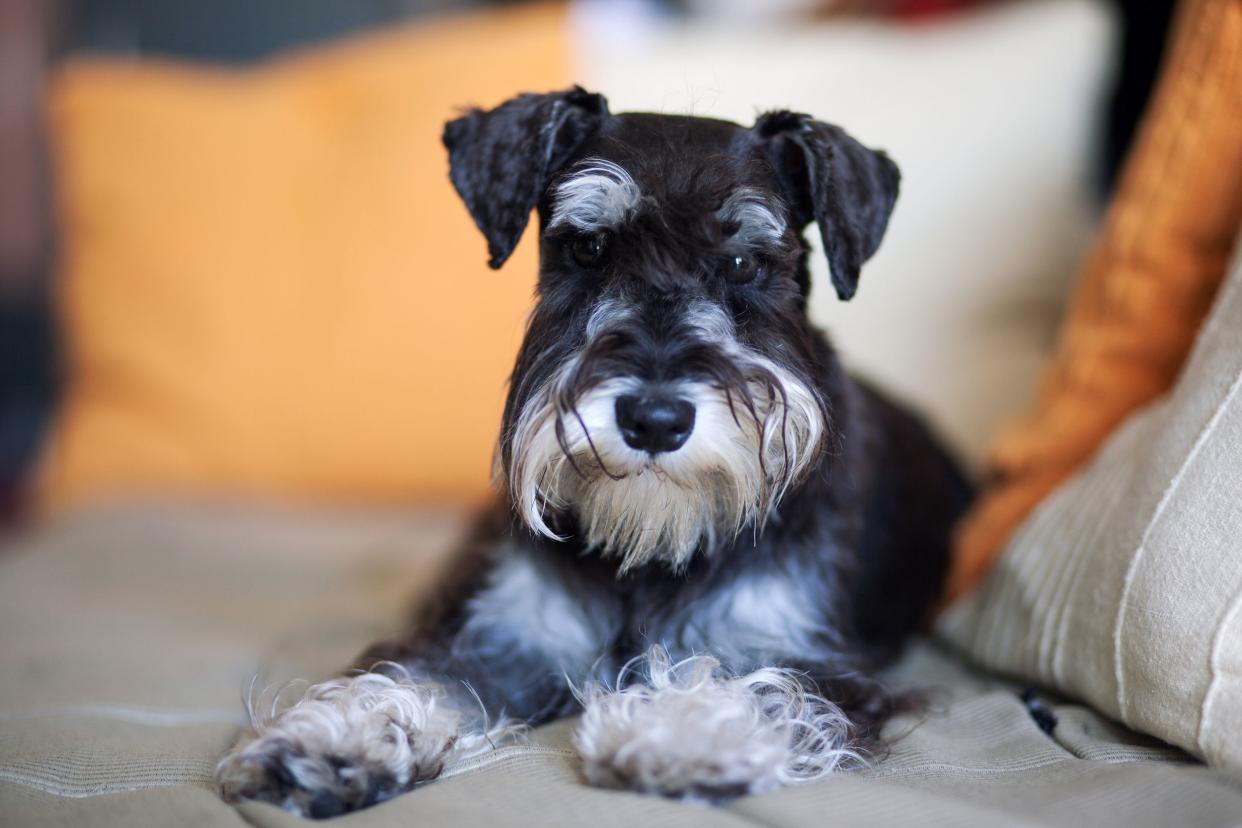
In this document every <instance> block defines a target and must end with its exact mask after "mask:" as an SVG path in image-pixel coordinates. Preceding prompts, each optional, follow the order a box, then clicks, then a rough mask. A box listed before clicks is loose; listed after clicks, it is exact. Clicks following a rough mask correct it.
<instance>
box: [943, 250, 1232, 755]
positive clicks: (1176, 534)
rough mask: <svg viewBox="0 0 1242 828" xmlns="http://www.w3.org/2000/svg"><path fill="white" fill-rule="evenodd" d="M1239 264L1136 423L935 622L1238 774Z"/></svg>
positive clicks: (987, 653)
mask: <svg viewBox="0 0 1242 828" xmlns="http://www.w3.org/2000/svg"><path fill="white" fill-rule="evenodd" d="M1240 493H1242V254H1240V255H1238V256H1237V257H1236V258H1235V263H1234V264H1233V266H1232V271H1231V275H1230V276H1229V279H1228V281H1227V283H1226V285H1225V286H1224V288H1223V289H1222V291H1221V294H1220V298H1219V300H1218V301H1217V303H1216V306H1215V308H1214V309H1213V311H1212V314H1211V316H1210V317H1209V319H1208V321H1207V323H1206V325H1205V326H1204V329H1203V331H1202V333H1201V335H1200V337H1199V340H1198V343H1197V344H1196V346H1195V348H1194V351H1193V352H1192V354H1191V357H1190V359H1189V361H1188V363H1187V365H1186V368H1185V371H1184V372H1183V374H1182V376H1181V378H1180V379H1179V380H1178V382H1177V385H1176V386H1175V387H1174V389H1173V390H1172V392H1171V393H1170V394H1169V395H1168V397H1167V398H1164V399H1162V400H1160V401H1159V402H1157V403H1154V404H1152V405H1151V406H1149V407H1148V408H1146V409H1144V410H1143V411H1141V412H1139V413H1137V414H1135V415H1134V416H1132V417H1131V418H1130V419H1129V420H1127V421H1126V423H1125V424H1124V425H1123V426H1122V427H1121V428H1119V429H1118V430H1117V432H1116V433H1115V434H1114V435H1113V436H1112V437H1110V438H1109V439H1108V441H1107V442H1106V443H1105V444H1104V446H1103V448H1102V449H1101V450H1100V453H1099V455H1098V456H1097V457H1096V459H1095V460H1094V461H1093V462H1092V463H1091V464H1090V465H1089V466H1087V467H1086V468H1085V469H1084V470H1083V471H1082V472H1081V473H1080V474H1078V475H1077V476H1076V477H1074V478H1072V479H1071V480H1070V481H1069V482H1067V483H1066V484H1065V485H1064V486H1062V487H1061V488H1059V489H1058V490H1057V491H1056V492H1055V493H1054V494H1053V495H1052V496H1050V497H1049V498H1048V499H1047V500H1046V501H1045V502H1044V503H1043V504H1041V505H1040V507H1039V508H1038V509H1037V510H1036V511H1035V513H1034V514H1033V515H1032V516H1031V518H1030V520H1028V521H1027V522H1026V523H1025V524H1023V526H1022V527H1021V528H1020V529H1019V530H1018V533H1017V534H1016V535H1015V537H1014V540H1013V542H1012V543H1011V544H1010V545H1009V547H1008V548H1007V550H1006V552H1005V554H1004V555H1003V556H1002V558H1001V560H1000V561H999V563H998V564H997V566H996V568H995V570H994V571H993V573H992V575H991V576H990V578H989V579H988V580H987V581H986V582H985V583H984V585H983V587H981V588H980V589H979V590H978V591H977V592H974V593H971V594H970V595H968V596H967V597H966V598H965V599H963V601H961V602H959V603H958V604H957V605H955V606H954V607H952V608H951V609H950V610H949V611H948V612H947V613H946V615H945V616H944V617H943V618H942V619H941V622H940V624H941V628H942V630H943V631H944V633H945V634H946V635H947V636H948V637H949V638H950V639H951V640H952V641H953V642H955V643H956V644H957V645H958V646H960V647H961V648H962V649H963V650H965V651H966V652H967V653H969V654H970V656H971V657H973V658H974V659H976V660H977V661H978V662H979V663H980V664H983V665H986V666H987V667H989V668H992V669H996V670H1000V671H1003V672H1005V673H1009V674H1012V675H1016V676H1021V677H1023V678H1024V679H1026V680H1030V681H1036V682H1039V683H1040V684H1043V685H1047V686H1050V687H1055V688H1058V689H1060V690H1062V691H1064V692H1065V693H1068V694H1070V695H1072V696H1074V697H1076V698H1081V699H1084V700H1086V701H1088V702H1090V703H1091V704H1092V705H1094V706H1095V707H1096V708H1098V709H1099V710H1101V711H1103V712H1104V713H1106V714H1108V715H1110V716H1113V717H1115V718H1117V719H1119V720H1120V721H1122V722H1125V723H1126V724H1128V725H1130V726H1131V727H1134V728H1137V729H1139V730H1143V731H1145V732H1148V733H1152V734H1154V735H1156V736H1159V737H1160V738H1162V739H1164V740H1166V741H1168V742H1171V743H1173V744H1176V745H1180V746H1181V747H1183V748H1185V749H1186V750H1187V751H1189V752H1191V753H1193V754H1195V755H1197V756H1200V757H1202V758H1204V759H1206V760H1207V761H1208V762H1209V763H1211V764H1214V765H1221V766H1225V767H1229V768H1231V769H1232V770H1234V771H1242V496H1240Z"/></svg>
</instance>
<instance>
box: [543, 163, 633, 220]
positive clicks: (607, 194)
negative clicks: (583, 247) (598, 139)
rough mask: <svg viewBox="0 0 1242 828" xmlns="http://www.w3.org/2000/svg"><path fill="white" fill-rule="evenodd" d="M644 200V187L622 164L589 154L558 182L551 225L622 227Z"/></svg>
mask: <svg viewBox="0 0 1242 828" xmlns="http://www.w3.org/2000/svg"><path fill="white" fill-rule="evenodd" d="M641 200H642V191H640V190H639V189H638V185H637V184H635V183H634V179H633V178H631V177H630V174H629V173H628V172H626V171H625V170H624V169H623V168H622V167H621V166H619V165H617V164H614V163H613V162H612V161H605V160H604V159H603V158H588V159H586V160H585V161H583V162H582V163H581V164H580V165H579V166H578V168H577V170H576V171H575V172H574V173H573V174H572V175H570V176H569V178H566V179H565V180H564V181H562V182H561V183H560V184H558V185H557V187H556V204H555V206H554V207H553V208H552V221H551V222H549V223H548V228H549V229H551V228H553V227H557V226H559V225H562V224H571V225H573V226H574V227H577V228H578V229H579V230H586V231H595V230H604V229H610V228H614V227H619V226H620V225H621V224H622V223H623V222H624V221H625V220H626V219H627V218H629V216H630V214H631V213H633V212H634V210H635V209H637V207H638V204H639V202H640V201H641Z"/></svg>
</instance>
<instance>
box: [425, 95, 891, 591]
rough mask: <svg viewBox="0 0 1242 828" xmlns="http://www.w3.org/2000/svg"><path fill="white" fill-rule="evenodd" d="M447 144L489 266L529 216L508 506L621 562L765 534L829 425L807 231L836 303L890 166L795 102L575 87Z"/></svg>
mask: <svg viewBox="0 0 1242 828" xmlns="http://www.w3.org/2000/svg"><path fill="white" fill-rule="evenodd" d="M444 143H445V146H446V147H448V150H449V157H450V165H451V177H452V180H453V183H454V185H456V187H457V191H458V192H459V193H460V194H461V197H462V199H463V200H464V201H465V203H466V206H467V207H468V208H469V210H470V213H471V215H472V216H473V217H474V220H475V222H476V223H477V224H478V226H479V229H480V230H482V231H483V235H484V236H485V237H486V238H487V244H488V250H489V252H490V254H491V265H492V267H500V266H501V265H502V264H503V263H504V261H505V260H506V259H507V258H508V257H509V254H510V253H511V252H512V251H513V248H514V247H515V246H516V245H517V243H518V239H519V238H520V236H521V235H522V231H523V230H524V229H525V226H526V223H527V220H528V218H529V215H530V212H531V210H532V209H533V208H538V211H539V220H540V222H539V223H540V234H541V236H540V244H541V248H540V250H541V265H540V275H539V291H538V303H537V304H536V306H535V309H534V312H533V314H532V316H531V318H530V323H529V326H528V329H527V333H526V339H525V342H524V343H523V345H522V349H521V353H520V354H519V356H518V361H517V366H516V368H515V370H514V374H513V378H512V382H511V386H510V391H509V398H508V402H507V404H506V408H505V416H504V423H503V425H502V432H501V444H500V462H501V465H502V470H503V473H504V479H505V481H506V484H507V490H508V494H509V497H510V498H511V499H512V502H513V506H514V508H515V510H516V512H517V513H518V514H519V515H520V516H521V518H522V519H523V520H524V521H525V522H526V523H527V524H528V525H529V526H530V528H531V529H532V530H534V531H535V532H539V533H542V534H544V535H548V536H550V537H558V536H560V535H563V534H574V535H577V536H579V539H580V540H581V541H583V542H584V543H586V544H587V545H589V546H592V547H596V548H599V549H601V550H603V551H605V552H608V553H612V554H616V555H619V556H621V557H622V565H623V567H626V566H632V565H636V564H639V563H643V562H646V561H648V560H653V559H659V560H662V561H665V562H667V563H671V564H673V565H675V566H676V565H680V564H682V563H684V562H685V561H686V560H688V558H689V557H690V556H691V555H692V554H693V553H694V552H695V550H696V549H699V548H709V549H710V548H711V547H712V546H713V545H714V544H715V543H717V542H718V541H723V540H727V541H732V540H733V539H734V537H735V536H736V535H737V533H738V532H739V531H740V530H741V529H743V528H744V527H747V526H751V527H754V528H755V529H756V530H757V529H759V528H760V527H761V526H762V524H763V522H764V521H765V520H766V519H767V517H768V516H769V514H770V513H771V511H772V509H773V508H774V507H775V505H776V503H777V502H778V501H779V500H780V498H781V497H782V495H783V494H784V493H786V492H787V491H788V490H789V489H790V487H791V486H794V485H796V484H797V483H798V482H799V481H800V480H801V479H802V478H803V477H804V476H805V475H806V474H807V473H808V472H809V471H810V470H811V469H812V468H814V467H815V466H816V465H817V464H818V462H819V459H820V457H821V454H822V451H823V446H824V443H825V440H826V434H827V433H828V431H829V430H830V420H829V411H828V408H827V402H828V401H827V400H826V399H825V395H824V392H823V389H822V387H821V378H822V377H823V376H824V373H825V368H826V367H827V366H825V364H824V363H825V361H826V360H827V359H829V358H830V355H829V352H828V351H827V348H826V347H824V346H823V345H822V342H821V341H820V340H819V339H818V338H817V335H816V333H815V330H814V329H813V328H812V326H811V325H810V323H809V322H808V320H807V318H806V302H807V292H808V290H809V288H810V285H809V279H808V273H807V268H806V252H807V246H806V243H805V241H804V240H803V238H802V231H803V229H804V228H805V227H806V225H807V224H809V223H810V222H812V221H814V222H816V223H818V225H819V228H820V233H821V234H822V238H823V242H824V250H825V252H826V253H827V256H828V261H829V267H830V270H831V273H832V282H833V285H834V287H835V288H836V291H837V294H838V295H839V296H840V297H841V298H842V299H849V298H850V297H851V296H852V295H853V294H854V291H855V289H856V287H857V285H858V275H859V269H860V267H861V266H862V264H863V262H864V261H865V260H866V259H867V258H869V257H870V256H871V254H872V253H874V252H875V250H876V248H877V247H878V246H879V243H880V238H881V236H882V235H883V233H884V228H885V226H886V225H887V223H888V217H889V214H890V212H891V211H892V208H893V203H894V201H895V200H896V197H897V185H898V172H897V167H896V166H895V165H894V164H893V163H892V162H891V161H890V160H889V159H888V158H887V157H886V156H884V154H883V153H880V152H874V151H872V150H869V149H867V148H865V147H863V146H862V145H861V144H859V143H858V142H856V141H855V140H853V139H852V138H850V137H849V136H848V135H846V134H845V133H844V132H842V131H841V130H840V129H839V128H837V127H835V126H832V125H830V124H825V123H821V122H819V121H815V120H813V119H811V118H810V117H809V116H806V115H801V114H797V113H792V112H773V113H768V114H766V115H763V116H761V117H760V118H759V119H758V121H757V122H756V123H755V125H754V126H753V127H749V128H747V127H742V126H738V125H736V124H732V123H728V122H725V121H717V120H710V119H705V118H693V117H686V116H672V115H650V114H621V115H612V114H610V113H609V111H608V106H607V103H606V101H605V100H604V98H603V97H602V96H600V95H595V94H590V93H588V92H585V91H583V90H581V89H573V90H569V91H566V92H557V93H552V94H547V95H530V94H528V95H521V96H519V97H517V98H514V99H513V100H510V101H508V102H506V103H504V104H502V105H501V106H499V107H497V108H496V109H493V110H491V111H487V112H484V111H479V110H475V111H471V112H469V113H467V114H465V115H464V116H463V117H461V118H458V119H457V120H454V121H452V122H450V123H449V124H448V125H447V127H446V128H445V131H444Z"/></svg>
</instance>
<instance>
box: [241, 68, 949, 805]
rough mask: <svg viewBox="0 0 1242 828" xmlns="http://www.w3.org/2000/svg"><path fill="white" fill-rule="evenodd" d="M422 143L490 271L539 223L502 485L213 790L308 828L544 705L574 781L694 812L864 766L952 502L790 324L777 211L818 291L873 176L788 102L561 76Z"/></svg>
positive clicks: (790, 251) (858, 225) (864, 203)
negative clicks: (338, 668)
mask: <svg viewBox="0 0 1242 828" xmlns="http://www.w3.org/2000/svg"><path fill="white" fill-rule="evenodd" d="M443 141H444V144H445V146H446V148H447V149H448V154H449V166H450V178H451V180H452V182H453V184H454V185H455V187H456V189H457V192H458V193H459V194H460V196H461V198H462V199H463V201H464V202H465V205H466V207H467V208H468V210H469V212H470V215H471V216H472V217H473V219H474V221H475V222H476V224H477V225H478V227H479V229H480V230H481V231H482V233H483V236H484V237H485V238H486V241H487V247H488V252H489V255H490V265H491V267H493V268H499V267H501V265H503V264H504V262H505V260H506V259H507V258H508V257H509V255H510V254H511V253H512V251H513V249H514V247H515V246H516V245H517V243H518V240H519V238H520V237H521V236H522V234H523V231H524V229H525V227H526V225H527V222H528V220H529V216H530V214H531V212H532V211H533V210H537V212H538V218H539V227H540V230H539V244H540V272H539V283H538V295H537V301H536V304H535V307H534V310H533V312H532V314H531V316H530V319H529V323H528V325H527V329H526V336H525V340H524V342H523V344H522V346H521V349H520V352H519V354H518V357H517V362H516V365H515V368H514V371H513V374H512V378H511V382H510V386H509V390H508V398H507V401H506V404H505V408H504V414H503V422H502V427H501V435H500V442H499V449H498V452H497V454H498V460H497V462H498V469H499V474H498V478H499V480H500V483H501V485H500V488H501V489H502V497H500V498H499V499H498V502H497V505H496V506H495V508H493V509H491V510H489V511H488V512H487V513H486V514H485V515H484V517H483V518H482V519H481V520H480V522H479V524H478V527H477V529H476V530H475V531H474V534H473V536H472V537H471V538H470V540H469V541H468V543H467V544H466V547H465V549H464V550H463V553H462V559H461V560H460V562H459V563H458V564H457V566H455V567H454V572H455V575H454V576H452V578H451V579H450V580H449V582H446V583H444V584H441V585H440V588H439V589H438V590H436V595H435V600H434V601H433V605H432V606H429V607H426V608H425V610H424V611H423V613H422V616H421V619H420V620H419V621H418V623H416V624H415V625H414V627H413V629H411V630H410V631H409V633H408V635H405V636H403V637H402V638H400V639H399V640H396V641H392V642H387V643H383V644H380V645H377V646H375V647H373V648H371V649H370V650H368V651H367V652H366V653H365V654H364V655H363V656H362V657H361V658H360V659H359V660H358V662H357V665H356V670H355V671H354V672H352V673H350V674H348V675H346V676H343V677H341V678H339V679H335V680H332V681H328V682H325V683H322V684H319V685H316V686H313V687H311V688H310V689H309V691H307V693H306V695H305V697H304V698H303V699H301V700H300V701H299V702H297V703H296V704H294V705H292V706H291V707H289V708H288V709H286V710H284V711H283V712H280V713H278V714H275V715H274V716H271V717H268V718H267V719H265V720H261V721H257V722H256V723H255V733H253V734H250V735H248V736H247V737H246V738H245V739H244V740H243V741H242V742H240V743H239V744H238V746H237V747H236V748H234V749H233V750H232V751H230V752H229V753H228V754H227V755H226V756H225V757H224V758H223V759H222V760H221V762H220V764H219V767H218V768H217V779H218V781H219V784H220V786H221V789H222V792H223V795H224V796H225V797H226V798H227V799H229V800H233V801H236V800H243V799H256V800H264V801H268V802H271V803H275V804H277V805H279V806H281V807H283V808H284V809H286V810H288V811H291V812H294V813H297V814H302V815H307V816H311V817H326V816H332V815H335V814H339V813H344V812H347V811H352V810H355V809H358V808H362V807H365V806H368V805H371V804H374V803H377V802H381V801H384V800H386V799H389V798H391V797H393V796H395V795H397V794H399V793H401V792H403V791H407V790H409V789H411V788H413V787H414V786H415V785H417V784H419V783H422V782H425V781H428V780H431V779H434V778H435V777H436V776H437V775H438V774H439V773H440V772H441V771H442V769H443V768H444V767H445V764H446V762H449V761H451V760H455V759H459V758H461V757H464V756H468V755H471V754H473V753H476V752H480V751H484V750H489V749H491V748H492V747H493V746H494V745H496V744H498V743H500V741H502V740H504V739H506V738H510V737H512V736H513V734H514V733H515V732H516V731H518V730H520V729H521V727H522V726H533V725H536V724H539V723H541V722H546V721H548V720H551V719H554V718H557V717H562V716H566V715H570V714H573V713H575V712H581V714H582V719H581V723H580V724H579V725H578V727H577V731H576V733H575V736H574V740H573V743H574V747H575V749H576V751H577V753H578V754H579V756H580V758H581V769H582V775H583V777H584V779H585V780H586V781H587V782H589V783H591V784H594V785H600V786H606V787H613V788H623V789H630V790H635V791H643V792H649V793H656V794H662V795H666V796H673V797H689V798H699V799H708V800H717V799H721V798H725V797H732V796H736V795H740V794H747V793H755V792H760V791H766V790H770V789H773V788H776V787H779V786H782V785H787V784H793V783H797V782H803V781H806V780H810V779H816V778H819V777H821V776H823V775H824V774H827V773H830V772H832V771H833V770H835V769H838V768H843V767H848V766H852V765H856V764H857V763H859V762H860V761H865V758H866V756H867V755H868V753H869V752H871V751H872V750H873V749H874V746H875V745H877V744H879V738H880V729H881V727H882V726H883V724H884V723H885V721H886V720H887V719H889V717H890V716H892V715H893V714H894V712H895V711H896V710H898V709H899V708H901V707H902V705H903V700H904V697H903V696H902V695H899V694H894V693H892V692H890V691H889V690H887V689H886V688H885V686H884V685H883V684H882V683H881V681H880V680H878V679H877V677H876V675H877V671H878V670H879V669H880V668H881V667H882V666H883V665H884V664H885V663H886V662H888V661H889V660H890V659H892V658H893V657H894V655H895V654H897V653H898V652H899V650H900V649H901V647H902V645H903V642H904V641H905V640H906V639H907V638H908V637H909V636H910V635H911V633H912V632H914V631H915V630H916V629H917V628H918V627H919V626H920V624H921V623H923V622H924V621H925V620H926V617H927V615H928V613H929V608H930V607H931V606H932V605H933V603H934V602H935V600H936V599H937V597H938V594H939V590H940V587H941V582H942V579H943V577H944V574H945V570H946V566H947V559H948V548H949V536H950V531H951V527H952V525H953V523H954V522H955V520H956V519H957V517H958V516H959V515H960V514H961V513H962V511H963V510H964V508H965V506H966V505H967V502H968V500H969V498H970V488H969V485H968V483H967V482H966V480H965V478H964V476H963V474H962V473H961V471H960V470H959V469H958V467H957V466H956V465H955V464H954V462H953V460H952V459H951V458H950V456H949V455H948V453H946V451H944V450H943V449H942V448H941V447H940V446H939V445H938V444H937V442H936V441H935V439H934V438H933V437H932V435H931V434H930V432H929V431H928V429H926V428H925V427H924V425H922V424H921V422H920V421H919V420H918V419H917V418H916V417H915V416H913V415H912V414H910V413H908V412H907V411H905V410H903V409H902V408H901V407H900V406H898V405H897V404H895V403H894V402H891V401H890V400H888V399H886V398H885V397H884V396H882V395H881V394H880V393H878V392H877V391H876V390H874V389H873V388H871V387H869V386H868V385H866V384H864V383H861V382H859V381H856V380H854V379H851V378H850V377H849V376H848V375H847V374H846V372H845V371H844V369H843V368H842V366H841V364H840V362H839V361H838V359H837V358H836V356H835V355H834V352H833V350H832V348H831V346H830V345H829V343H828V340H827V338H826V337H825V335H824V334H823V333H821V332H820V331H819V330H817V329H816V328H815V326H814V325H813V324H812V323H811V322H810V321H809V320H808V318H807V297H808V294H809V291H810V289H811V284H810V275H809V270H808V267H807V260H808V255H809V247H808V245H807V243H806V242H805V240H804V238H803V235H802V234H803V231H804V229H805V228H806V227H807V226H808V225H809V224H811V223H812V222H814V223H816V224H817V225H818V227H819V232H820V235H821V238H822V240H823V249H824V252H825V254H826V255H827V258H828V263H829V270H830V273H831V281H832V287H833V289H835V291H836V293H837V295H838V296H839V298H840V299H841V300H848V299H849V298H850V297H851V296H853V295H854V292H855V290H856V289H857V287H858V281H859V272H860V269H861V267H862V265H863V263H864V262H865V261H866V260H867V259H868V258H870V257H871V255H872V254H873V253H874V252H875V251H876V249H877V247H878V246H879V244H880V240H881V238H882V236H883V235H884V232H885V229H886V227H887V224H888V220H889V216H890V214H891V212H892V210H893V206H894V203H895V201H896V198H897V192H898V183H899V173H898V169H897V167H896V165H895V164H894V163H893V162H892V161H891V160H890V159H889V158H888V157H887V156H886V155H885V154H884V153H883V152H878V151H873V150H870V149H867V148H866V147H864V146H863V145H862V144H860V143H858V142H857V141H855V140H854V139H853V138H851V137H850V136H849V135H847V134H846V133H845V132H844V131H843V130H841V129H840V128H839V127H836V126H833V125H831V124H827V123H823V122H820V121H817V120H814V119H813V118H811V117H810V116H808V115H804V114H800V113H795V112H788V111H776V112H769V113H767V114H764V115H762V116H760V117H759V118H758V120H757V121H756V122H755V124H754V125H753V126H751V127H744V126H739V125H737V124H734V123H730V122H726V121H721V120H713V119H708V118H699V117H690V116H678V115H656V114H645V113H626V114H612V113H610V112H609V109H608V105H607V102H606V100H605V99H604V98H603V97H602V96H601V95H598V94H593V93H589V92H587V91H585V90H583V89H581V88H580V87H575V88H573V89H570V90H566V91H561V92H554V93H549V94H523V95H520V96H518V97H516V98H513V99H512V100H509V101H507V102H505V103H504V104H502V105H500V106H499V107H497V108H495V109H492V110H490V111H481V110H477V109H476V110H471V111H468V112H466V113H465V114H464V115H462V117H459V118H457V119H456V120H453V121H451V122H449V123H448V124H447V125H446V127H445V130H444V136H443ZM446 398H447V395H446Z"/></svg>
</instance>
